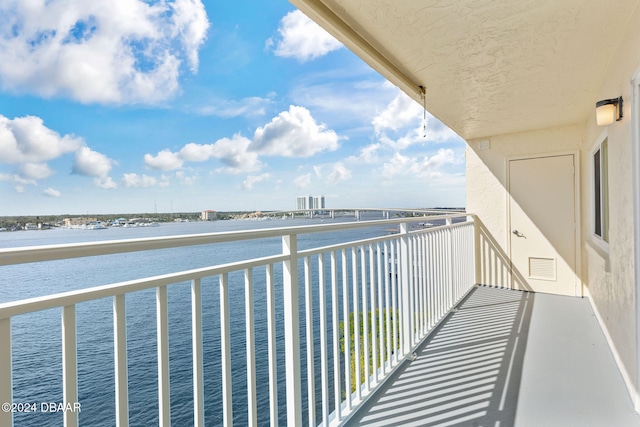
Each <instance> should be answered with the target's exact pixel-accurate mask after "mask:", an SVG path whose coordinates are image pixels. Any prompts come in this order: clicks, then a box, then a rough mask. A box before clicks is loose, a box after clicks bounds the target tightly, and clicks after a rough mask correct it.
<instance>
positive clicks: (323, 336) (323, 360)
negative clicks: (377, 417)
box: [318, 254, 329, 423]
mask: <svg viewBox="0 0 640 427" xmlns="http://www.w3.org/2000/svg"><path fill="white" fill-rule="evenodd" d="M318 285H319V287H318V295H319V303H320V371H321V383H322V421H323V423H327V422H328V421H329V381H328V379H329V378H328V377H329V372H328V357H329V352H328V351H327V294H326V286H325V280H324V254H320V255H318Z"/></svg>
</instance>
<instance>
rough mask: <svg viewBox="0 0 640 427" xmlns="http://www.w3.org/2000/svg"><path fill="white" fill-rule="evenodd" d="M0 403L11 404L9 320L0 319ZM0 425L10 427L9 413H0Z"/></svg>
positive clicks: (11, 416) (11, 423)
mask: <svg viewBox="0 0 640 427" xmlns="http://www.w3.org/2000/svg"><path fill="white" fill-rule="evenodd" d="M0 342H1V343H3V345H1V346H0V403H4V402H7V403H11V402H13V381H12V373H11V369H12V363H11V319H10V318H6V319H0ZM0 425H3V426H8V427H12V426H13V414H12V413H11V411H0Z"/></svg>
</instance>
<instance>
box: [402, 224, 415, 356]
mask: <svg viewBox="0 0 640 427" xmlns="http://www.w3.org/2000/svg"><path fill="white" fill-rule="evenodd" d="M410 266H411V264H410V262H409V224H408V223H406V222H403V223H402V224H400V264H399V268H400V286H401V288H402V290H401V291H400V292H401V294H402V302H401V304H400V312H401V318H402V344H403V346H402V355H403V356H406V355H407V354H409V352H410V351H411V342H412V340H411V301H410V298H409V288H410V284H409V281H410V274H411V270H410Z"/></svg>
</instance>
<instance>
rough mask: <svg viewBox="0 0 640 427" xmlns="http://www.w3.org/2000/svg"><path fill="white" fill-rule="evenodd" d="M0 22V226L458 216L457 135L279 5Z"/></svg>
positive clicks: (31, 6) (74, 0)
mask: <svg viewBox="0 0 640 427" xmlns="http://www.w3.org/2000/svg"><path fill="white" fill-rule="evenodd" d="M0 16H2V19H1V20H0V58H1V59H0V215H44V214H65V213H69V214H84V213H121V212H132V213H135V212H153V211H154V210H157V211H158V212H193V211H201V210H205V209H214V210H219V211H228V210H271V209H283V210H286V209H292V208H294V207H295V197H296V196H299V195H309V194H311V195H320V194H323V195H325V197H326V203H327V206H328V207H407V208H409V207H434V206H464V198H465V196H464V190H465V178H464V142H463V141H462V140H461V139H460V138H459V137H458V136H456V135H455V134H454V133H453V132H452V131H450V130H449V129H447V128H446V127H445V126H443V125H442V124H441V123H440V122H439V121H437V120H436V119H434V118H433V117H431V116H430V115H429V114H427V115H426V130H425V128H424V120H423V111H422V108H421V107H420V105H418V104H417V103H415V102H414V101H412V100H410V99H409V98H408V97H407V96H406V95H404V94H403V93H401V92H400V91H399V90H398V88H396V87H395V86H393V85H391V84H389V83H388V82H386V81H385V79H384V78H382V77H381V76H380V75H379V74H378V73H376V72H375V71H373V70H372V69H371V68H370V67H369V66H367V65H366V64H365V63H364V62H363V61H362V60H360V59H359V58H358V57H356V56H355V55H354V54H352V53H351V52H350V51H349V50H347V49H346V48H345V47H344V46H342V45H341V44H340V43H338V42H337V41H336V40H335V39H333V38H332V37H331V36H329V35H328V34H327V33H326V32H324V31H323V30H321V29H320V28H319V27H317V26H316V25H315V24H314V23H312V22H311V21H309V20H308V18H306V17H305V16H304V15H303V14H301V13H300V12H299V11H297V10H296V9H295V8H294V7H293V6H292V5H291V4H290V3H288V2H287V1H285V0H278V1H273V0H251V1H248V0H247V1H245V0H235V1H231V2H219V1H216V2H214V1H207V2H204V3H201V2H200V1H197V0H175V1H166V2H155V1H142V0H128V1H122V2H114V1H111V0H94V1H86V0H66V1H61V0H50V1H47V2H44V1H32V2H23V1H18V0H0Z"/></svg>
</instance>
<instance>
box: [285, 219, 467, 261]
mask: <svg viewBox="0 0 640 427" xmlns="http://www.w3.org/2000/svg"><path fill="white" fill-rule="evenodd" d="M469 224H473V222H472V221H465V222H459V223H455V224H451V225H440V226H435V227H429V228H423V229H420V230H412V231H410V232H409V234H410V235H420V234H428V233H433V232H435V231H438V230H443V229H451V228H457V227H462V226H465V225H469ZM399 236H400V234H399V233H395V234H388V235H385V236H379V237H370V238H368V239H361V240H352V241H349V242H344V243H336V244H333V245H329V246H321V247H317V248H311V249H305V250H301V251H298V256H299V257H300V258H303V257H306V256H311V255H318V254H321V253H325V252H332V251H338V250H342V249H345V248H352V247H355V246H363V245H369V244H374V243H381V242H385V241H391V240H396V239H398V237H399Z"/></svg>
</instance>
